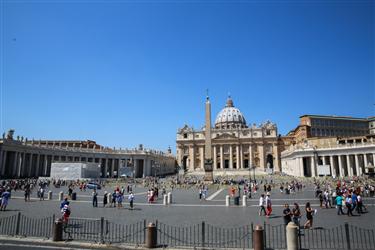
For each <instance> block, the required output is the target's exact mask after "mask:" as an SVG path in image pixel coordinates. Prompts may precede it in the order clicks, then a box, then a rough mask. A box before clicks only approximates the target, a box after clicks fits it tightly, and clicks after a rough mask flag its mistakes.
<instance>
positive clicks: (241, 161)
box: [240, 145, 244, 169]
mask: <svg viewBox="0 0 375 250" xmlns="http://www.w3.org/2000/svg"><path fill="white" fill-rule="evenodd" d="M243 165H244V164H243V145H240V168H241V169H242V168H244V166H243Z"/></svg>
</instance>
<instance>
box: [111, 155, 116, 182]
mask: <svg viewBox="0 0 375 250" xmlns="http://www.w3.org/2000/svg"><path fill="white" fill-rule="evenodd" d="M115 161H116V160H115V158H112V166H111V173H110V175H111V178H113V171H114V170H115Z"/></svg>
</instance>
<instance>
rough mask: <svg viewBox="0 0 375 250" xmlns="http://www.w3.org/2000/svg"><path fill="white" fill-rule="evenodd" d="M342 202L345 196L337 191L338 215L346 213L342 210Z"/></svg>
mask: <svg viewBox="0 0 375 250" xmlns="http://www.w3.org/2000/svg"><path fill="white" fill-rule="evenodd" d="M342 202H343V198H342V195H341V193H337V196H336V207H337V215H341V214H344V211H343V210H342Z"/></svg>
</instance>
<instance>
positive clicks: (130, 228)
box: [0, 213, 375, 250]
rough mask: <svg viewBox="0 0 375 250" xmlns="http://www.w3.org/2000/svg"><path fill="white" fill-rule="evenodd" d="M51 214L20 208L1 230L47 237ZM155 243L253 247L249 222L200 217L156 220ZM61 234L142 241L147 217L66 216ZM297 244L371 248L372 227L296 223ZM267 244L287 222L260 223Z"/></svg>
mask: <svg viewBox="0 0 375 250" xmlns="http://www.w3.org/2000/svg"><path fill="white" fill-rule="evenodd" d="M54 221H55V216H49V217H45V218H30V217H27V216H25V215H22V214H21V213H17V214H14V215H10V216H8V217H1V218H0V235H10V236H24V237H28V236H32V237H43V238H50V237H51V236H52V230H53V223H54ZM156 230H157V243H158V245H159V246H161V247H163V246H164V247H166V246H168V247H184V246H185V247H202V248H213V249H218V248H239V249H248V248H253V247H254V246H253V224H252V223H251V224H249V225H244V226H239V227H232V228H225V227H221V226H220V227H219V226H214V225H211V224H208V223H206V222H204V221H203V222H201V223H198V224H194V225H188V226H172V225H168V224H165V223H161V222H158V221H156ZM63 231H64V232H63V238H64V239H65V240H83V241H90V242H101V243H127V244H135V245H144V244H145V243H146V220H142V221H139V222H136V223H133V224H119V223H115V222H109V221H107V220H105V219H104V218H103V217H102V218H101V219H83V218H70V219H69V223H68V224H66V225H64V227H63ZM298 238H299V249H342V250H344V249H345V250H346V249H350V250H351V249H358V250H359V249H361V250H362V249H374V242H375V229H365V228H361V227H357V226H352V225H349V224H347V223H346V224H344V225H339V226H336V227H332V228H313V229H306V230H304V229H299V233H298ZM263 240H264V246H265V248H266V249H286V248H287V245H286V228H285V225H276V226H272V225H270V224H266V223H265V224H264V235H263Z"/></svg>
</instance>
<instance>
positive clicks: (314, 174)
mask: <svg viewBox="0 0 375 250" xmlns="http://www.w3.org/2000/svg"><path fill="white" fill-rule="evenodd" d="M310 163H311V166H310V167H311V176H312V177H315V176H317V173H316V168H315V157H314V156H311V157H310Z"/></svg>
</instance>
